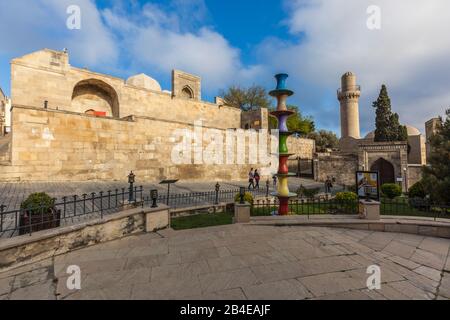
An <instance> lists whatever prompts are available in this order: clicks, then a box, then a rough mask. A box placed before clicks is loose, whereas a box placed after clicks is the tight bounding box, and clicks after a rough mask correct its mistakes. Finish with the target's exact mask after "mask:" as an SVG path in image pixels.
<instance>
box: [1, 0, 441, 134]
mask: <svg viewBox="0 0 450 320" xmlns="http://www.w3.org/2000/svg"><path fill="white" fill-rule="evenodd" d="M0 2H1V6H0V8H1V10H0V87H2V88H3V89H4V90H5V91H6V92H7V93H9V90H10V85H9V82H10V76H9V74H10V67H9V61H10V60H11V59H12V58H14V57H17V56H21V55H24V54H27V53H30V52H33V51H36V50H39V49H41V48H44V47H47V48H52V49H58V50H62V49H63V48H68V50H69V53H70V59H71V61H70V62H71V64H72V65H74V66H78V67H88V68H89V69H91V70H94V71H98V72H103V73H107V74H112V75H115V76H119V77H122V78H125V79H126V78H128V77H129V76H131V75H133V74H136V73H140V72H144V73H146V74H148V75H150V76H152V77H154V78H156V79H157V80H158V81H160V83H161V85H162V87H163V89H170V70H171V69H174V68H177V69H182V70H185V71H187V72H191V73H195V74H198V75H200V76H201V77H202V78H203V82H202V85H203V95H204V96H203V98H204V99H205V100H213V97H214V96H216V95H217V94H218V92H219V91H220V89H225V88H226V87H227V86H229V85H232V84H236V85H251V84H259V85H263V86H265V87H266V88H267V89H272V88H273V86H274V80H273V78H272V77H273V74H275V73H277V72H287V73H289V74H290V79H289V85H290V87H291V88H292V89H293V90H294V91H295V92H296V95H295V96H294V97H293V98H291V103H292V104H295V105H297V106H299V108H300V110H301V111H302V112H303V113H304V114H307V115H311V116H313V118H314V120H315V121H316V126H317V127H319V128H323V129H328V130H333V131H336V132H337V133H339V103H338V101H337V99H336V90H337V89H338V88H339V86H340V76H341V75H342V74H343V73H345V72H346V71H353V72H354V73H356V74H357V76H358V83H359V84H360V85H361V86H362V98H361V102H360V117H361V127H362V134H365V133H366V132H368V131H370V130H371V129H372V128H373V126H374V110H373V108H372V107H371V104H372V101H374V100H375V99H376V97H377V95H378V92H379V89H380V86H381V84H383V83H385V84H386V85H387V86H388V90H389V93H390V96H391V100H392V103H393V109H394V111H396V112H398V113H399V114H400V120H401V121H402V122H403V123H408V124H411V125H414V126H416V127H418V128H419V129H420V130H421V131H422V132H423V131H424V129H423V123H424V122H425V121H426V120H428V119H429V118H431V117H434V116H436V115H439V114H443V113H444V110H445V108H447V107H449V106H450V1H448V0H428V1H424V0H370V1H366V0H286V1H275V0H263V1H261V0H227V1H223V0H167V1H143V0H139V1H138V0H134V1H129V0H128V1H125V0H116V1H107V0H97V1H94V0H32V1H31V0H15V1H7V0H0ZM70 5H78V6H79V7H80V8H81V29H80V30H69V29H68V28H67V27H66V21H67V18H68V14H67V12H66V10H67V7H68V6H70ZM371 5H376V6H378V7H379V8H380V10H381V29H379V30H369V28H368V27H367V20H368V19H369V17H370V14H368V13H367V9H368V7H369V6H371Z"/></svg>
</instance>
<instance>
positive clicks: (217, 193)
mask: <svg viewBox="0 0 450 320" xmlns="http://www.w3.org/2000/svg"><path fill="white" fill-rule="evenodd" d="M219 191H220V184H219V183H218V182H217V184H216V203H215V204H219Z"/></svg>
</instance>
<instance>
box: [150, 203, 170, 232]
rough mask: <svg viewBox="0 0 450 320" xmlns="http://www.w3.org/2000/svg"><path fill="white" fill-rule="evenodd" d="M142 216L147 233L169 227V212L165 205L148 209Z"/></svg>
mask: <svg viewBox="0 0 450 320" xmlns="http://www.w3.org/2000/svg"><path fill="white" fill-rule="evenodd" d="M144 214H145V230H146V231H147V232H154V231H157V230H161V229H165V228H168V227H169V226H170V211H169V208H168V207H167V206H165V205H161V204H160V205H159V207H158V208H150V209H148V210H146V211H145V212H144Z"/></svg>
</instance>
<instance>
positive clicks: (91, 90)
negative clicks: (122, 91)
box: [71, 79, 120, 118]
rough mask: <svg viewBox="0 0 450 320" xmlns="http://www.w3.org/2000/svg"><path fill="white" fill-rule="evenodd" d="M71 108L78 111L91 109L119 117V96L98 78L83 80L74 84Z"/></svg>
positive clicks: (83, 111) (82, 111)
mask: <svg viewBox="0 0 450 320" xmlns="http://www.w3.org/2000/svg"><path fill="white" fill-rule="evenodd" d="M71 109H72V111H75V112H79V113H85V112H86V111H88V110H92V111H96V112H104V113H105V115H106V116H109V117H114V118H119V117H120V112H119V98H118V95H117V92H116V90H114V88H113V87H111V86H110V85H109V84H107V83H106V82H104V81H101V80H98V79H87V80H83V81H80V82H78V83H77V84H76V85H75V87H74V88H73V93H72V108H71Z"/></svg>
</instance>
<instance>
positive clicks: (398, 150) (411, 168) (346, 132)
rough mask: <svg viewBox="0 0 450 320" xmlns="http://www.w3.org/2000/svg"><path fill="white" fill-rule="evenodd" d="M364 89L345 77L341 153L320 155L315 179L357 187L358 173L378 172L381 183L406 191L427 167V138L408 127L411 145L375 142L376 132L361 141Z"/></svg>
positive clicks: (341, 95)
mask: <svg viewBox="0 0 450 320" xmlns="http://www.w3.org/2000/svg"><path fill="white" fill-rule="evenodd" d="M360 96H361V87H360V86H359V85H357V83H356V76H355V75H354V74H353V73H351V72H347V73H345V74H344V75H343V76H342V78H341V88H340V89H339V90H338V93H337V97H338V100H339V102H340V114H341V139H340V141H339V151H338V152H334V153H328V154H317V155H316V159H315V160H316V161H315V169H316V170H315V172H316V174H315V178H316V180H320V181H323V180H325V179H326V178H327V177H329V176H332V177H335V178H336V180H337V181H338V182H340V183H342V184H346V185H353V184H355V171H357V170H366V171H378V172H380V182H381V184H383V183H399V184H401V186H402V188H403V190H404V191H406V190H408V189H409V187H410V186H412V185H413V184H414V183H415V182H417V181H418V180H420V178H421V169H422V166H423V165H425V164H426V147H425V138H424V137H423V136H422V134H421V133H420V131H419V130H418V129H417V128H414V127H412V126H409V125H407V126H406V127H407V131H408V141H404V142H375V141H374V138H375V132H374V131H372V132H370V133H369V134H367V135H366V136H365V137H364V138H363V139H361V138H360V127H359V98H360Z"/></svg>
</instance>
